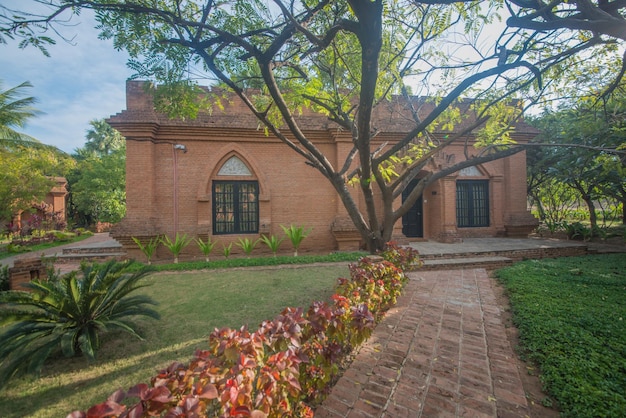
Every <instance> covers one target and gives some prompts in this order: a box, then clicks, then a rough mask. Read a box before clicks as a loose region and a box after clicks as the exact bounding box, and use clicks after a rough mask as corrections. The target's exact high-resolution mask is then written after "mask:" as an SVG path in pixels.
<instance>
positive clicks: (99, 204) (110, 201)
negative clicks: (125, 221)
mask: <svg viewBox="0 0 626 418" xmlns="http://www.w3.org/2000/svg"><path fill="white" fill-rule="evenodd" d="M89 124H90V125H91V128H90V129H89V130H88V131H87V134H86V138H87V142H86V143H85V145H84V146H83V147H82V148H79V149H76V151H75V155H74V156H75V157H76V160H77V166H76V169H74V170H73V171H72V172H71V173H70V174H69V175H68V182H69V187H70V217H71V218H73V219H74V221H75V222H76V223H77V224H78V225H80V226H84V227H88V226H92V225H94V224H96V223H97V222H110V223H116V222H119V221H120V220H121V219H122V218H123V217H124V215H125V214H126V146H125V142H124V141H125V140H124V137H123V136H122V135H120V133H119V132H117V131H116V130H115V129H113V128H111V126H109V125H108V124H107V123H106V122H105V121H104V119H97V120H92V121H90V122H89Z"/></svg>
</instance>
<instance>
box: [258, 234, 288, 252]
mask: <svg viewBox="0 0 626 418" xmlns="http://www.w3.org/2000/svg"><path fill="white" fill-rule="evenodd" d="M283 240H284V238H280V239H279V238H278V237H277V236H276V235H269V236H268V235H261V238H260V241H261V242H263V243H264V244H265V245H267V248H269V249H270V251H271V252H272V254H274V257H276V252H277V251H278V248H279V247H280V244H281V243H282V242H283Z"/></svg>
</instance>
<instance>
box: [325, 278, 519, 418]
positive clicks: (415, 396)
mask: <svg viewBox="0 0 626 418" xmlns="http://www.w3.org/2000/svg"><path fill="white" fill-rule="evenodd" d="M409 278H410V281H409V283H408V284H407V286H406V288H405V292H404V294H403V295H402V297H400V298H399V300H398V304H397V305H396V307H394V308H393V309H391V310H390V311H389V312H388V313H387V315H386V316H385V318H384V319H383V321H382V322H381V323H380V324H378V326H377V327H376V329H375V330H374V333H373V335H372V337H371V338H370V339H369V340H368V341H367V342H366V343H365V344H364V345H363V346H362V347H361V348H360V350H359V352H358V354H357V355H356V358H355V359H354V361H353V363H352V364H351V365H350V367H349V368H348V370H346V372H345V373H344V374H343V376H342V377H341V379H340V380H339V381H338V382H337V384H336V386H335V387H334V388H333V390H332V392H331V394H330V395H329V397H328V398H327V399H326V400H325V401H324V403H323V404H322V405H321V406H320V407H319V408H318V409H317V411H316V414H315V416H316V418H324V417H332V418H335V417H350V418H356V417H411V418H412V417H476V418H480V417H526V416H529V414H530V412H529V409H528V405H527V402H526V398H525V396H524V390H523V387H522V382H521V379H520V375H519V371H518V369H517V367H516V366H515V363H514V361H513V359H514V353H513V349H512V347H511V345H510V343H509V341H508V339H507V334H506V330H505V327H504V324H503V323H502V320H501V311H500V308H499V307H498V304H497V301H496V297H495V294H494V291H493V289H492V287H491V286H492V282H491V280H492V279H490V278H489V277H488V276H487V273H486V271H485V270H483V269H465V270H448V271H424V272H419V271H417V272H411V273H409Z"/></svg>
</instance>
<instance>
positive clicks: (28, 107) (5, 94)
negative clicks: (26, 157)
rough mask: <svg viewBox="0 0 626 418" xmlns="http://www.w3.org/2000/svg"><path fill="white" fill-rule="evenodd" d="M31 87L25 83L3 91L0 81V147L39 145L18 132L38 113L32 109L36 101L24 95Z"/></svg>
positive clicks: (34, 140) (31, 138)
mask: <svg viewBox="0 0 626 418" xmlns="http://www.w3.org/2000/svg"><path fill="white" fill-rule="evenodd" d="M32 87H33V86H32V84H30V83H29V82H28V81H25V82H23V83H22V84H20V85H18V86H15V87H12V88H9V89H8V90H3V86H2V81H1V80H0V145H2V146H4V147H7V146H9V147H10V146H15V145H32V144H38V143H39V141H37V140H36V139H35V138H33V137H31V136H28V135H26V134H25V133H22V132H19V131H18V129H21V128H24V126H25V125H26V122H28V120H29V119H31V118H34V117H35V116H37V115H38V114H39V113H40V112H39V111H38V110H37V109H35V108H34V107H33V105H34V104H35V102H36V101H37V100H36V99H35V98H34V97H32V96H28V95H27V94H26V90H27V89H29V88H32Z"/></svg>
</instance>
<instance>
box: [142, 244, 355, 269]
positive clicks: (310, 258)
mask: <svg viewBox="0 0 626 418" xmlns="http://www.w3.org/2000/svg"><path fill="white" fill-rule="evenodd" d="M225 249H226V251H227V252H228V256H225V258H224V259H222V260H213V261H211V263H210V264H207V262H206V261H181V262H179V263H178V264H158V265H155V266H153V267H154V269H155V270H156V271H191V270H204V269H227V268H233V267H262V266H280V265H300V264H310V263H333V262H341V261H348V262H350V261H356V260H358V259H360V258H362V257H364V256H365V255H366V253H364V252H349V253H346V252H337V253H331V254H328V255H300V256H298V257H293V256H276V257H251V258H247V257H245V258H230V250H229V249H228V247H225Z"/></svg>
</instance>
